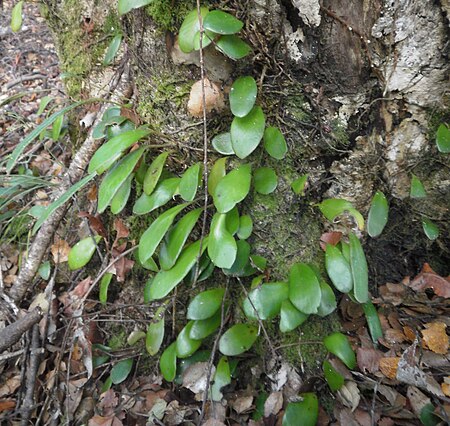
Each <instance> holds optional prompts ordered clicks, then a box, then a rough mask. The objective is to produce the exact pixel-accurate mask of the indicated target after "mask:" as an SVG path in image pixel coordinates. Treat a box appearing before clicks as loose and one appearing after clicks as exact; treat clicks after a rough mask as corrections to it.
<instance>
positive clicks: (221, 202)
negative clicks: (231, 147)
mask: <svg viewBox="0 0 450 426" xmlns="http://www.w3.org/2000/svg"><path fill="white" fill-rule="evenodd" d="M251 179H252V174H251V167H250V165H249V164H244V165H242V166H240V167H239V168H237V169H235V170H232V171H231V172H230V173H228V174H227V175H225V176H224V177H223V178H222V179H221V180H220V181H219V183H218V184H217V186H216V188H215V191H214V194H213V198H214V205H215V207H216V209H217V211H218V212H219V213H227V212H229V211H230V210H231V209H232V208H233V207H234V206H235V205H236V204H237V203H239V202H241V201H242V200H243V199H244V198H245V197H246V196H247V194H248V193H249V191H250V183H251Z"/></svg>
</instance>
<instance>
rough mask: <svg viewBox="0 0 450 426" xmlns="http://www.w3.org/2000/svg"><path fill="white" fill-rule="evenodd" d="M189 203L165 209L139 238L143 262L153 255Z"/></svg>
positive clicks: (140, 255)
mask: <svg viewBox="0 0 450 426" xmlns="http://www.w3.org/2000/svg"><path fill="white" fill-rule="evenodd" d="M187 205H188V204H187V203H185V204H180V205H178V206H175V207H172V208H171V209H169V210H167V211H165V212H164V213H163V214H161V215H160V216H158V217H157V218H156V219H155V220H154V221H153V223H152V224H151V225H150V226H149V227H148V228H147V230H146V231H145V232H144V233H143V234H142V236H141V239H140V240H139V260H140V262H141V263H145V262H146V260H147V259H149V258H150V257H152V256H153V253H154V252H155V250H156V248H157V247H158V245H159V243H160V242H161V240H162V239H163V238H164V235H166V232H167V231H168V230H169V228H170V226H171V225H172V222H173V221H174V219H175V216H176V215H177V214H178V213H180V212H181V210H183V209H184V208H185V207H186V206H187Z"/></svg>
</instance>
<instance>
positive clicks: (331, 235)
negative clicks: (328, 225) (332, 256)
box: [320, 232, 342, 251]
mask: <svg viewBox="0 0 450 426" xmlns="http://www.w3.org/2000/svg"><path fill="white" fill-rule="evenodd" d="M341 238H342V232H324V233H323V234H322V235H321V236H320V248H321V249H322V250H323V251H325V250H326V248H327V244H331V245H332V246H335V245H336V244H338V243H339V241H341Z"/></svg>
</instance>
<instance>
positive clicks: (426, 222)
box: [422, 218, 439, 241]
mask: <svg viewBox="0 0 450 426" xmlns="http://www.w3.org/2000/svg"><path fill="white" fill-rule="evenodd" d="M422 228H423V231H424V232H425V235H426V236H427V238H428V239H429V240H431V241H434V240H435V239H436V238H437V237H439V228H438V226H437V225H436V224H435V223H434V222H432V221H431V220H430V219H427V218H423V219H422Z"/></svg>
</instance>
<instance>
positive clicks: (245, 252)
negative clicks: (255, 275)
mask: <svg viewBox="0 0 450 426" xmlns="http://www.w3.org/2000/svg"><path fill="white" fill-rule="evenodd" d="M236 247H237V253H236V259H235V261H234V263H233V265H232V266H231V268H224V269H222V271H223V273H224V274H225V275H232V276H236V277H242V276H244V275H245V273H246V267H247V266H249V258H250V250H251V247H250V244H249V243H248V242H247V241H245V240H239V241H236Z"/></svg>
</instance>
